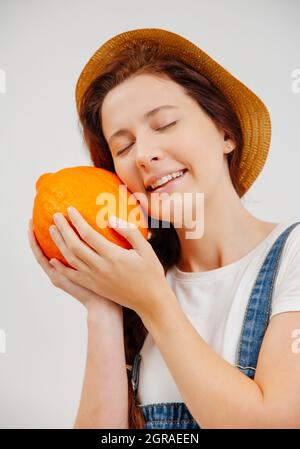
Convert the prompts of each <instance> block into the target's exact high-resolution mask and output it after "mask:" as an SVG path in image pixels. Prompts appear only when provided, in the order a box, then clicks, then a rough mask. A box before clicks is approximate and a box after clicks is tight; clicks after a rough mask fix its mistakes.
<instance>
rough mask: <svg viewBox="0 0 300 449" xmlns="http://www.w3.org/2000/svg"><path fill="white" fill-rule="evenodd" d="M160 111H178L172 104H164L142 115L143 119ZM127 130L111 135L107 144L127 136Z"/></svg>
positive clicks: (120, 130)
mask: <svg viewBox="0 0 300 449" xmlns="http://www.w3.org/2000/svg"><path fill="white" fill-rule="evenodd" d="M161 109H178V107H177V106H174V105H172V104H164V105H162V106H157V108H154V109H152V110H151V111H148V112H146V114H144V116H143V119H144V120H147V119H148V118H150V117H153V116H154V115H155V114H157V112H159V111H160V110H161ZM127 133H128V130H127V129H124V128H123V129H119V130H118V131H116V132H115V133H113V134H112V135H111V136H110V138H109V139H108V143H110V142H111V141H112V140H113V139H114V138H116V137H119V136H122V135H123V134H127Z"/></svg>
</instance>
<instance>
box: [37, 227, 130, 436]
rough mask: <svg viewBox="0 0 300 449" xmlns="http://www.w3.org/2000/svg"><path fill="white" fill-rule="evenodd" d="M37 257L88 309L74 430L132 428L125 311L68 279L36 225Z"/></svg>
mask: <svg viewBox="0 0 300 449" xmlns="http://www.w3.org/2000/svg"><path fill="white" fill-rule="evenodd" d="M28 238H29V243H30V247H31V249H32V251H33V254H34V256H35V258H36V260H37V262H38V264H39V265H40V266H41V268H42V269H43V271H44V272H45V273H46V275H47V276H48V277H49V279H50V280H51V282H52V284H53V285H54V286H55V287H57V288H60V289H61V290H63V291H65V292H66V293H68V294H69V295H71V296H73V297H74V298H75V299H76V300H78V301H79V302H80V303H81V304H82V305H83V306H84V307H85V308H86V310H87V326H88V347H87V360H86V369H85V377H84V383H83V388H82V395H81V400H80V406H79V409H78V412H77V417H76V421H75V424H74V428H81V427H84V428H115V429H117V428H125V429H126V428H128V380H127V373H126V366H125V363H126V362H125V349H124V338H123V308H122V307H121V306H120V305H119V304H117V303H115V302H113V301H110V300H109V299H107V298H104V297H102V296H99V295H97V294H96V293H94V292H92V291H90V290H88V289H86V288H83V287H81V286H80V285H77V284H75V283H74V282H72V281H70V280H69V279H67V278H66V277H64V276H63V275H62V274H61V273H60V272H59V271H58V270H57V269H56V268H55V267H54V266H52V265H51V264H50V263H49V261H48V259H47V257H46V256H45V255H44V254H43V252H42V250H41V248H40V246H39V244H38V242H37V241H36V238H35V235H34V232H33V229H32V222H30V224H29V229H28Z"/></svg>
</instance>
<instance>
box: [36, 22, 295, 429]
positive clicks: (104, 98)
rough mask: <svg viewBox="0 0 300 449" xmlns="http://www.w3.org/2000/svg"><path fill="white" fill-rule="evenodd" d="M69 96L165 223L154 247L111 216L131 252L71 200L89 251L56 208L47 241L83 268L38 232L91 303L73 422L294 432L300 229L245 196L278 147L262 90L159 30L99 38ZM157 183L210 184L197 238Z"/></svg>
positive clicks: (109, 165)
mask: <svg viewBox="0 0 300 449" xmlns="http://www.w3.org/2000/svg"><path fill="white" fill-rule="evenodd" d="M76 99H77V107H78V112H79V118H80V123H81V125H82V128H83V133H84V138H85V142H86V144H87V147H88V149H89V151H90V155H91V159H92V161H93V164H94V165H95V166H97V167H103V168H106V169H107V170H111V171H112V172H114V173H116V174H117V175H118V176H119V178H120V179H121V180H122V182H123V183H124V184H126V185H127V187H128V189H129V190H130V191H131V192H133V193H135V194H139V193H142V194H143V195H141V196H139V197H138V198H139V200H140V203H141V206H142V207H143V208H144V209H145V211H147V213H148V217H149V220H150V219H151V220H152V219H154V220H157V222H158V223H159V227H151V237H150V239H149V241H148V242H146V241H144V239H143V238H142V237H141V234H140V233H139V231H138V230H137V229H131V228H129V227H120V226H119V227H116V228H115V229H116V230H117V232H120V233H121V234H122V235H123V236H124V237H125V238H127V239H128V240H129V242H130V243H131V244H132V246H133V250H134V251H133V252H128V251H127V252H124V251H121V250H119V251H116V250H115V249H114V248H112V245H111V244H107V242H105V241H104V240H105V239H102V238H101V236H99V235H98V233H96V232H93V230H92V229H91V228H90V227H89V226H88V224H87V223H86V222H85V220H84V219H83V218H82V217H81V215H80V214H79V213H78V211H76V210H75V211H74V213H73V214H72V213H70V218H71V220H72V221H73V223H74V225H75V226H76V227H77V230H78V232H79V233H80V234H81V236H82V237H83V239H84V240H85V241H86V242H87V243H88V244H89V246H90V247H91V249H90V250H89V251H91V252H92V251H93V254H91V253H89V254H87V251H86V248H85V249H84V248H83V244H82V242H81V241H80V239H78V238H77V237H76V235H75V234H74V233H73V232H72V230H71V227H70V226H69V225H68V223H67V221H66V220H64V219H63V218H62V217H61V218H62V220H61V222H59V221H58V222H57V226H56V234H55V236H54V237H53V239H54V242H55V243H56V244H57V246H58V248H59V249H60V250H61V252H62V253H63V255H64V256H65V257H66V259H67V260H68V257H70V256H72V260H73V261H74V259H75V260H76V259H77V262H78V265H77V266H78V272H77V273H74V270H70V269H68V268H66V267H64V266H63V265H62V264H60V263H59V262H58V261H56V260H52V261H50V263H49V262H48V261H47V259H46V258H45V257H44V256H43V255H42V253H41V251H40V249H39V248H38V246H37V244H36V242H35V239H34V236H33V234H32V231H31V233H30V241H31V246H32V248H33V251H34V253H35V255H36V257H37V259H38V260H39V262H40V263H41V264H42V266H43V268H44V270H45V271H46V272H47V274H48V275H49V277H50V279H51V280H52V282H53V281H54V283H55V285H57V286H59V287H60V288H63V289H64V290H65V291H67V292H68V293H70V292H71V294H73V296H74V297H75V298H77V299H79V300H81V302H82V303H83V304H84V305H85V306H86V307H87V310H88V317H89V319H88V323H89V346H88V356H87V367H86V377H85V382H84V387H83V392H82V397H81V404H80V407H79V411H78V415H77V420H76V424H75V426H76V427H87V426H89V427H93V426H94V427H98V428H99V427H117V428H120V427H129V428H172V429H175V428H199V427H203V428H205V427H207V428H213V427H217V428H228V427H233V428H239V427H242V428H245V427H247V428H255V427H258V428H259V427H299V425H300V405H299V401H298V400H297V397H299V393H300V387H299V382H298V378H299V374H300V358H299V355H297V353H298V352H297V344H295V341H296V340H295V337H296V336H297V332H295V331H297V328H298V327H300V326H299V325H300V321H299V320H300V276H299V275H300V268H299V267H300V264H299V262H300V256H299V254H300V253H299V250H300V227H299V226H297V225H298V222H296V223H293V222H283V223H271V222H267V221H263V220H260V219H258V218H256V217H254V216H253V215H252V214H251V213H250V212H248V211H247V210H246V209H245V207H244V206H243V204H242V202H241V198H242V197H243V195H244V194H245V192H246V191H247V190H248V189H249V187H250V186H251V185H252V183H253V182H254V180H255V179H256V177H257V176H258V174H259V173H260V171H261V169H262V167H263V165H264V162H265V159H266V156H267V152H268V148H269V143H270V123H269V116H268V112H267V110H266V108H265V106H264V105H263V103H262V102H261V100H259V99H258V97H256V96H255V95H254V94H253V92H251V91H250V90H249V89H248V88H247V87H246V86H244V85H243V84H242V83H240V82H239V81H238V80H236V78H234V77H233V76H232V75H231V74H229V73H228V72H227V71H226V70H225V69H223V68H222V67H221V66H220V65H219V64H217V63H216V62H215V61H213V60H212V59H211V58H210V57H209V56H208V55H206V54H205V53H204V52H203V51H202V50H201V49H199V48H198V47H196V46H195V45H194V44H192V43H190V42H189V41H187V40H186V39H184V38H182V37H181V36H178V35H175V34H174V33H171V32H168V31H165V30H159V29H146V30H133V31H130V32H126V33H122V34H120V35H118V36H116V37H114V38H112V39H110V41H108V42H107V43H106V44H104V45H103V46H101V47H100V48H99V49H98V50H97V52H96V53H95V55H93V57H92V58H91V59H90V60H89V62H88V64H87V65H86V67H85V68H84V70H83V71H82V73H81V75H80V78H79V80H78V83H77V89H76ZM166 175H173V176H174V178H175V177H176V179H173V178H172V177H171V176H170V177H165V176H166ZM159 185H161V187H159ZM151 186H152V187H151ZM158 187H159V189H158V190H157V188H158ZM158 192H159V193H168V194H172V193H174V192H176V193H179V194H181V197H182V196H183V195H182V194H183V193H190V194H193V195H194V197H195V195H196V194H197V193H199V192H202V193H203V198H204V216H202V214H201V212H200V215H199V210H198V208H197V207H196V203H195V200H192V201H191V202H189V203H188V209H189V212H190V213H195V212H196V213H197V214H198V215H197V217H196V223H199V221H201V222H203V223H202V224H203V226H204V232H203V235H201V236H200V237H197V238H188V237H187V231H188V230H189V228H188V226H187V225H186V223H185V222H184V220H183V221H181V226H175V224H176V223H175V213H174V212H175V211H176V209H177V210H178V207H179V200H178V203H176V200H175V205H174V208H173V206H172V205H173V204H174V203H173V202H172V201H171V195H166V196H164V197H163V198H162V199H161V200H160V199H159V198H158V197H157V196H154V195H153V194H154V193H158ZM166 211H171V214H170V215H169V216H167V214H166ZM163 222H169V225H170V226H169V227H162V223H163ZM151 223H153V221H151ZM111 225H112V226H113V224H111ZM125 253H126V254H125ZM96 256H97V257H96ZM84 264H86V265H84ZM101 269H102V270H103V271H101ZM101 273H102V274H103V276H102V278H105V280H103V279H102V280H100V278H101V276H100V274H101ZM99 304H100V306H99ZM283 312H285V313H283ZM122 317H123V318H124V343H125V348H124V349H125V351H122V349H123V346H122V345H123V341H122V335H121V334H122V332H121V330H122V328H121V326H122V325H123V324H122ZM104 318H106V319H104ZM104 322H105V323H107V325H106V326H105V325H104ZM101 326H102V329H103V330H102V331H101V330H100V328H101ZM101 332H102V333H101ZM107 334H110V337H108V336H107ZM296 343H297V342H296ZM109 345H111V346H110V347H109V349H108V346H109ZM112 349H113V350H114V351H115V353H114V357H113V359H112V357H111V353H112ZM123 362H125V363H126V367H127V368H128V370H127V373H128V395H127V383H126V382H125V380H124V377H125V374H124V373H125V366H124V365H125V363H124V365H123ZM104 366H106V367H105V368H104ZM130 381H131V382H130ZM125 388H126V392H125ZM127 401H129V403H128V402H127ZM128 406H129V407H128ZM127 408H128V410H129V413H127Z"/></svg>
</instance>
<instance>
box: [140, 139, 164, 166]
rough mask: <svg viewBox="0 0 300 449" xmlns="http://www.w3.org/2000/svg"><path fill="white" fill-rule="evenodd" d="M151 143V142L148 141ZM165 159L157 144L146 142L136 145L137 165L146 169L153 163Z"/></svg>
mask: <svg viewBox="0 0 300 449" xmlns="http://www.w3.org/2000/svg"><path fill="white" fill-rule="evenodd" d="M148 142H149V140H148ZM162 158H163V152H162V150H161V149H160V148H159V146H158V145H157V144H155V143H154V142H152V144H150V143H147V142H144V143H143V144H141V143H139V144H136V165H137V166H138V167H142V168H145V167H147V166H149V164H151V162H152V161H158V160H160V159H162Z"/></svg>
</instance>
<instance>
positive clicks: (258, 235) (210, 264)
mask: <svg viewBox="0 0 300 449" xmlns="http://www.w3.org/2000/svg"><path fill="white" fill-rule="evenodd" d="M204 200H205V203H204V231H203V235H202V236H200V237H199V238H196V239H193V238H186V233H187V232H189V231H190V230H189V229H187V228H184V227H181V228H176V227H175V230H176V232H177V234H178V237H179V240H180V245H181V256H180V259H179V261H178V262H177V264H176V265H177V267H178V268H179V269H180V270H181V271H187V272H194V271H195V272H197V271H208V270H214V269H216V268H221V267H223V266H225V265H228V264H230V263H233V262H235V261H237V260H239V259H240V258H242V257H243V256H245V255H246V254H247V253H249V252H250V251H251V250H253V249H254V248H255V247H256V246H257V245H258V244H259V243H260V242H261V241H263V240H264V239H265V238H266V237H267V235H268V234H269V233H270V232H271V231H272V230H273V229H274V227H275V226H276V223H270V222H265V221H262V220H259V219H257V218H256V217H254V216H253V215H252V214H250V212H248V211H247V210H246V209H245V207H244V206H243V204H242V201H241V199H240V198H239V196H238V195H237V193H236V191H235V189H234V187H233V185H232V183H231V181H230V179H229V180H226V181H224V182H222V183H220V185H219V187H218V188H217V189H216V190H215V191H214V193H213V195H211V197H209V198H204Z"/></svg>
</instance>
